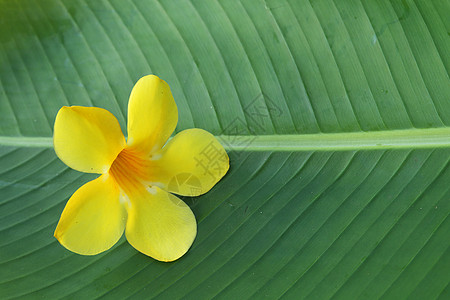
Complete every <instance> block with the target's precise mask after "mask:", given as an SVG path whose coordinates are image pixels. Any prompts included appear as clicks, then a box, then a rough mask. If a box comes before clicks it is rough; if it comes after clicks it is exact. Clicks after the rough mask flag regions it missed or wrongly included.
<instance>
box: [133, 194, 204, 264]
mask: <svg viewBox="0 0 450 300" xmlns="http://www.w3.org/2000/svg"><path fill="white" fill-rule="evenodd" d="M129 196H130V203H131V205H130V206H129V209H128V221H127V226H126V230H125V234H126V237H127V240H128V242H129V243H130V244H131V245H132V246H133V247H134V248H136V249H137V250H138V251H140V252H142V253H144V254H146V255H148V256H151V257H153V258H154V259H157V260H160V261H173V260H176V259H178V258H180V257H181V256H182V255H183V254H185V253H186V251H187V250H188V249H189V247H191V245H192V242H193V241H194V239H195V236H196V234H197V223H196V221H195V217H194V214H193V213H192V211H191V209H190V208H189V206H187V205H186V204H185V203H184V202H183V201H181V200H180V199H178V198H177V197H176V196H174V195H172V194H169V193H167V192H165V191H163V190H161V189H160V188H158V187H152V188H148V189H147V190H145V189H143V190H142V191H141V192H140V193H137V194H134V195H129Z"/></svg>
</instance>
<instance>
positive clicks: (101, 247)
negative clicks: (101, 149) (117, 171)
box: [55, 174, 126, 255]
mask: <svg viewBox="0 0 450 300" xmlns="http://www.w3.org/2000/svg"><path fill="white" fill-rule="evenodd" d="M125 220H126V210H125V207H124V205H123V204H122V203H120V201H119V188H118V186H117V184H116V183H115V182H114V179H112V177H110V176H109V175H108V174H105V175H102V176H100V177H99V178H97V179H95V180H92V181H90V182H88V183H86V184H85V185H83V186H82V187H80V188H79V189H78V190H77V191H76V192H75V193H74V194H73V195H72V197H71V198H70V199H69V201H68V202H67V205H66V207H65V208H64V211H63V213H62V215H61V218H60V220H59V223H58V226H57V227H56V230H55V237H56V238H57V239H58V241H59V242H60V243H61V245H63V246H64V247H66V248H67V249H69V250H70V251H72V252H75V253H78V254H83V255H94V254H98V253H100V252H103V251H106V250H108V249H109V248H111V247H112V246H113V245H114V244H115V243H116V242H117V241H118V240H119V239H120V237H121V236H122V234H123V231H124V229H125Z"/></svg>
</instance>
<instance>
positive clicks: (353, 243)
mask: <svg viewBox="0 0 450 300" xmlns="http://www.w3.org/2000/svg"><path fill="white" fill-rule="evenodd" d="M449 15H450V3H449V2H448V1H446V0H429V1H421V0H416V1H413V0H393V1H381V0H380V1H378V0H366V1H351V0H341V1H313V0H311V1H303V0H301V1H294V0H292V1H284V0H283V1H282V0H280V1H258V0H243V1H234V0H230V1H225V0H222V1H220V0H212V1H199V0H192V1H139V0H135V1H131V0H109V1H106V0H105V1H98V0H92V1H88V0H85V1H83V0H79V1H78V0H75V1H68V0H67V1H57V0H41V1H38V0H14V1H7V0H0V195H1V197H0V297H1V298H4V299H5V298H6V299H9V298H14V297H21V298H50V299H53V298H69V299H88V298H97V297H105V298H120V299H122V298H126V297H131V298H137V299H141V298H152V297H155V298H161V299H177V298H182V297H184V298H187V299H208V298H212V297H217V298H219V299H247V298H254V299H264V298H267V299H275V298H286V299H302V298H306V299H328V298H336V299H377V298H380V297H381V298H385V299H405V298H411V299H435V298H440V299H448V298H449V297H450V285H449V283H450V277H449V269H450V250H449V249H450V248H449V247H450V239H449V232H450V220H449V217H448V216H449V212H450V190H449V186H450V184H449V183H450V168H449V159H450V80H449V76H448V70H449V66H450V55H449V53H450V39H449V31H450V29H449V28H450V19H449V18H448V16H449ZM147 74H156V75H158V76H159V77H161V78H162V79H164V80H165V81H167V82H168V83H169V85H170V87H171V90H172V93H173V95H174V98H175V100H176V102H177V106H178V109H179V122H178V126H177V129H176V132H179V131H181V130H183V129H187V128H192V127H198V128H203V129H206V130H208V131H210V132H212V133H213V134H215V135H217V136H223V135H224V136H226V137H224V138H223V139H222V141H227V142H226V143H225V146H226V147H227V150H228V151H229V155H230V159H231V168H230V171H229V172H228V174H227V175H226V176H225V178H224V179H223V180H222V181H220V182H219V183H218V184H217V185H216V186H215V187H214V188H213V190H211V191H210V192H209V193H207V194H206V195H204V196H201V197H195V198H184V200H185V201H186V202H187V203H188V204H189V205H190V206H191V208H192V210H193V211H194V213H195V215H196V218H197V220H198V236H197V238H196V240H195V242H194V244H193V246H192V248H191V249H190V250H189V252H188V253H187V254H186V255H185V256H184V257H182V258H181V259H180V260H178V261H176V262H173V263H161V262H158V261H155V260H153V259H152V258H149V257H147V256H145V255H143V254H141V253H139V252H137V251H136V250H134V249H133V248H132V247H131V246H130V245H129V244H128V243H127V242H126V240H125V239H124V238H122V239H121V240H120V242H119V243H118V244H117V245H116V246H114V247H113V248H112V249H111V250H109V251H107V252H105V253H103V254H100V255H97V256H92V257H87V256H79V255H76V254H74V253H71V252H69V251H67V250H66V249H64V248H63V247H62V246H61V245H59V243H58V242H57V241H56V239H54V238H53V231H54V229H55V227H56V224H57V222H58V219H59V216H60V214H61V212H62V210H63V208H64V205H65V203H66V202H67V200H68V198H69V197H70V196H71V194H72V193H73V192H74V191H75V190H76V189H77V188H78V187H80V186H81V185H82V184H84V183H85V182H87V181H89V180H91V179H93V178H95V176H92V175H87V174H82V173H79V172H76V171H74V170H71V169H69V168H68V167H66V166H65V165H64V164H63V163H62V162H61V161H60V160H59V159H58V158H57V157H56V155H55V153H54V151H53V149H52V145H51V136H52V128H53V122H54V119H55V116H56V113H57V111H58V110H59V108H60V107H61V106H63V105H85V106H98V107H102V108H105V109H108V110H109V111H111V112H112V113H113V114H114V115H115V116H116V117H117V118H118V120H119V122H120V124H121V126H122V129H123V131H124V133H126V131H125V129H126V114H127V103H128V96H129V93H130V91H131V89H132V87H133V85H134V83H135V82H136V81H137V80H138V79H139V78H140V77H142V76H144V75H147ZM433 128H441V129H442V132H443V133H444V134H442V135H440V136H439V137H438V139H437V142H435V143H433V144H431V145H427V146H426V147H425V146H424V142H421V138H420V136H421V135H422V136H423V135H427V134H428V133H430V134H431V132H432V131H433ZM403 129H409V130H408V131H405V132H407V134H406V146H405V145H404V146H403V147H401V148H399V147H392V146H389V145H388V144H389V143H383V144H378V143H377V140H376V135H375V133H374V132H378V131H381V132H382V133H383V136H384V137H385V138H386V139H387V140H391V141H392V143H394V144H395V143H396V141H397V140H398V139H397V138H396V135H395V132H397V131H395V130H403ZM415 129H420V130H418V131H416V130H415ZM352 132H367V138H368V139H369V140H371V139H372V142H373V144H374V145H375V146H374V147H373V149H372V150H363V147H362V146H361V144H360V143H358V142H354V141H352V140H351V139H350V138H349V137H350V136H351V133H352ZM324 133H339V134H341V136H339V138H340V139H341V140H343V141H348V142H347V146H348V148H347V150H346V151H341V150H342V149H341V150H339V151H338V150H337V149H336V148H335V147H333V145H332V143H331V144H330V143H327V142H324V141H323V140H321V139H320V138H321V137H323V134H324ZM419 133H420V134H421V135H420V134H419ZM349 134H350V135H349ZM234 135H238V136H240V137H239V138H237V139H235V138H233V136H234ZM259 135H265V136H267V138H266V139H260V140H258V137H257V136H259ZM418 137H419V138H418ZM298 138H306V139H308V140H309V141H313V142H315V143H314V145H315V146H313V147H312V148H308V149H303V148H302V143H301V142H299V141H298ZM279 140H283V141H285V142H290V143H291V144H293V145H294V147H293V148H295V149H290V150H289V151H286V150H287V149H285V148H283V147H279V144H278V142H277V141H279ZM408 141H410V142H408ZM255 143H258V145H259V146H261V147H260V148H258V147H255V146H254V145H256V144H255ZM252 145H253V146H252Z"/></svg>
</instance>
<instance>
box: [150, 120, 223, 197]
mask: <svg viewBox="0 0 450 300" xmlns="http://www.w3.org/2000/svg"><path fill="white" fill-rule="evenodd" d="M151 159H152V170H153V174H154V175H152V178H151V184H152V185H156V186H160V187H161V188H163V189H165V190H166V191H169V192H172V193H175V194H178V195H183V196H198V195H201V194H204V193H206V192H208V191H209V190H210V189H211V188H212V187H213V186H214V185H215V184H216V183H217V182H218V181H219V180H220V179H221V178H222V177H223V176H224V175H225V174H226V173H227V171H228V169H229V167H230V164H229V159H228V155H227V152H226V151H225V149H224V148H223V147H222V145H221V144H220V143H219V141H217V139H216V138H215V137H214V136H213V135H212V134H210V133H209V132H207V131H205V130H202V129H198V128H194V129H187V130H184V131H182V132H180V133H178V134H177V135H176V136H175V137H174V138H173V139H172V140H170V141H169V142H168V143H167V145H166V146H164V148H163V149H162V150H161V151H160V152H158V153H156V154H155V155H153V156H152V157H151Z"/></svg>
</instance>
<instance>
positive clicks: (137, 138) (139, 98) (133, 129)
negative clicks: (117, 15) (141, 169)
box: [127, 75, 178, 154]
mask: <svg viewBox="0 0 450 300" xmlns="http://www.w3.org/2000/svg"><path fill="white" fill-rule="evenodd" d="M177 122H178V109H177V105H176V104H175V101H174V99H173V96H172V93H171V92H170V88H169V85H168V84H167V83H166V82H165V81H164V80H161V79H159V78H158V77H157V76H154V75H148V76H145V77H142V78H141V79H139V81H138V82H137V83H136V85H135V86H134V88H133V90H132V91H131V95H130V101H129V102H128V142H127V144H128V146H130V147H132V148H134V149H136V150H138V151H140V152H142V153H144V154H149V153H151V152H154V151H157V150H159V149H161V147H162V146H163V145H164V144H165V143H166V141H167V139H168V138H169V137H170V135H171V134H172V132H173V131H174V130H175V127H176V126H177Z"/></svg>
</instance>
